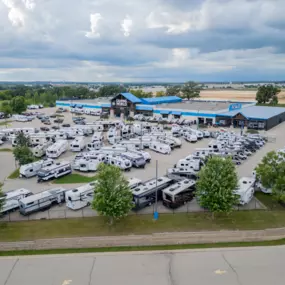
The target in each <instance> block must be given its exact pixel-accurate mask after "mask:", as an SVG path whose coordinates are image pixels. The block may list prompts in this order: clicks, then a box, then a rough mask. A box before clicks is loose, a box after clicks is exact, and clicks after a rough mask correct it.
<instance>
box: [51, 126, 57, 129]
mask: <svg viewBox="0 0 285 285" xmlns="http://www.w3.org/2000/svg"><path fill="white" fill-rule="evenodd" d="M51 128H52V129H54V130H59V126H52V127H51Z"/></svg>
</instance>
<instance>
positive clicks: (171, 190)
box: [162, 179, 196, 195]
mask: <svg viewBox="0 0 285 285" xmlns="http://www.w3.org/2000/svg"><path fill="white" fill-rule="evenodd" d="M195 184H196V182H195V180H189V179H184V180H182V181H180V182H178V183H175V184H173V185H171V186H169V187H167V188H165V189H163V190H162V191H163V192H164V193H165V194H168V195H176V194H179V193H180V192H181V191H183V190H185V189H187V188H190V187H192V186H193V185H195Z"/></svg>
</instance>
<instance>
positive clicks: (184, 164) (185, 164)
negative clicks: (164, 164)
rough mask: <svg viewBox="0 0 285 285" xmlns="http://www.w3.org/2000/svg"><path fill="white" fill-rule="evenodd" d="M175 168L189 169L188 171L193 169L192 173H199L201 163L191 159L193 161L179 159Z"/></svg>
mask: <svg viewBox="0 0 285 285" xmlns="http://www.w3.org/2000/svg"><path fill="white" fill-rule="evenodd" d="M175 167H176V168H190V169H193V171H199V170H200V169H201V161H200V160H197V159H193V160H186V159H179V160H178V162H177V163H176V165H175Z"/></svg>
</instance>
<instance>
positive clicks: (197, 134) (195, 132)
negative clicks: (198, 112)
mask: <svg viewBox="0 0 285 285" xmlns="http://www.w3.org/2000/svg"><path fill="white" fill-rule="evenodd" d="M190 132H191V134H193V135H196V137H197V138H198V140H201V139H202V138H203V137H204V135H203V133H202V132H201V131H198V130H194V129H190Z"/></svg>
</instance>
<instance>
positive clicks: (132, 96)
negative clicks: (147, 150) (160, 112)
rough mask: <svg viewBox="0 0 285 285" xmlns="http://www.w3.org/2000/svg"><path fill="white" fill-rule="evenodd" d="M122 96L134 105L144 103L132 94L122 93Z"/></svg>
mask: <svg viewBox="0 0 285 285" xmlns="http://www.w3.org/2000/svg"><path fill="white" fill-rule="evenodd" d="M120 95H122V96H124V97H125V98H126V99H127V100H129V101H131V102H132V103H142V100H141V99H139V98H138V97H136V96H135V95H134V94H132V93H120Z"/></svg>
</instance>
